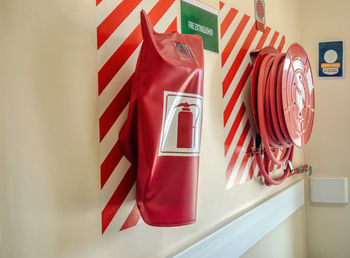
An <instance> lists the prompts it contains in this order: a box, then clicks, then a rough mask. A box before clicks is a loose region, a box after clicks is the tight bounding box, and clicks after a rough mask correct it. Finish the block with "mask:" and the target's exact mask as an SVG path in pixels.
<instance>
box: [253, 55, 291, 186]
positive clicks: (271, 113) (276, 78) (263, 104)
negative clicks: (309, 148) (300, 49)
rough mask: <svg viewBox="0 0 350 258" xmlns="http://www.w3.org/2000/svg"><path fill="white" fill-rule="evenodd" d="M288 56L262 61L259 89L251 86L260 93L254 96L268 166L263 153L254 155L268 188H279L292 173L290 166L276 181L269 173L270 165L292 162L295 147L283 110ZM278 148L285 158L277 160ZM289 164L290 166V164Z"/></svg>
mask: <svg viewBox="0 0 350 258" xmlns="http://www.w3.org/2000/svg"><path fill="white" fill-rule="evenodd" d="M284 57H285V54H283V53H280V54H278V53H276V52H274V51H273V52H271V53H269V54H267V55H265V57H264V58H263V60H262V62H261V64H256V65H259V67H256V68H255V69H258V73H257V78H256V79H257V80H252V82H253V81H254V82H256V83H257V85H256V86H252V89H253V88H254V89H255V90H256V91H257V92H256V93H255V94H253V93H252V96H253V95H254V96H255V97H256V100H252V102H255V101H256V102H255V103H256V107H254V105H253V109H254V108H256V109H257V112H256V114H255V116H256V117H255V120H256V123H257V127H258V130H259V133H260V136H261V140H262V143H263V145H264V147H265V150H264V153H265V154H266V155H267V156H268V159H267V162H268V164H264V159H263V157H262V155H263V153H262V152H261V151H255V152H254V155H255V158H256V161H257V164H258V166H259V169H260V172H261V173H262V176H263V177H264V179H265V184H266V185H278V184H280V183H282V182H283V181H284V180H285V179H286V178H287V177H288V174H289V172H290V171H291V166H287V168H286V169H285V171H284V174H283V175H282V176H281V177H280V178H277V179H273V178H272V177H270V175H269V172H268V171H267V170H268V167H269V163H270V162H272V163H274V164H276V165H284V164H285V163H286V162H287V161H292V159H293V152H294V145H293V142H292V140H291V139H290V136H289V134H288V130H287V127H286V124H285V121H284V114H283V107H282V86H281V84H282V70H283V62H284ZM276 149H281V150H282V153H283V154H282V158H281V159H277V158H276V157H275V156H274V151H276ZM289 164H290V163H289Z"/></svg>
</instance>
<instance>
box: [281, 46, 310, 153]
mask: <svg viewBox="0 0 350 258" xmlns="http://www.w3.org/2000/svg"><path fill="white" fill-rule="evenodd" d="M282 104H283V110H284V118H285V122H286V125H287V129H288V132H289V135H290V137H291V139H292V141H293V143H294V144H295V145H296V146H298V147H303V146H304V145H305V144H306V143H307V142H308V141H309V138H310V135H311V131H312V126H313V121H314V112H315V91H314V86H313V78H312V72H311V65H310V62H309V59H308V57H307V54H306V52H305V50H304V48H303V47H302V46H301V45H299V44H298V43H293V44H292V45H291V46H290V47H289V49H288V51H287V53H286V57H285V61H284V66H283V76H282Z"/></svg>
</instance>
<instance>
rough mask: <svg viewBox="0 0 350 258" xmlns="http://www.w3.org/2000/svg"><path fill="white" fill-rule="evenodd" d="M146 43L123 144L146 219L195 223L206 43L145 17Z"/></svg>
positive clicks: (169, 223) (161, 222)
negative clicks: (163, 30)
mask: <svg viewBox="0 0 350 258" xmlns="http://www.w3.org/2000/svg"><path fill="white" fill-rule="evenodd" d="M141 27H142V35H143V40H144V41H143V44H142V47H141V50H140V54H139V57H138V61H137V66H136V71H135V73H134V76H133V84H132V90H131V98H130V104H129V113H128V118H127V121H126V122H125V124H124V126H123V128H122V129H121V131H120V135H119V145H120V148H121V150H122V152H123V153H124V155H125V156H126V158H127V159H128V160H129V161H130V162H131V163H132V166H134V167H135V168H136V169H137V182H136V189H137V190H136V199H137V205H138V208H139V210H140V213H141V216H142V218H143V220H144V221H145V222H146V223H147V224H149V225H153V226H180V225H186V224H190V223H193V222H194V221H195V219H196V204H197V178H198V162H199V146H200V134H201V121H202V108H203V43H202V39H201V37H200V36H199V35H183V34H180V33H178V32H172V33H164V34H160V33H156V32H154V30H153V27H152V25H151V23H150V22H149V20H148V17H147V15H146V13H145V12H144V11H142V12H141Z"/></svg>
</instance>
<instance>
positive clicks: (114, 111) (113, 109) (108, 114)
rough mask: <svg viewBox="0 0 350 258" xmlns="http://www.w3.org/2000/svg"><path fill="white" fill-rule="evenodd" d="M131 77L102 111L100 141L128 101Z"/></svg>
mask: <svg viewBox="0 0 350 258" xmlns="http://www.w3.org/2000/svg"><path fill="white" fill-rule="evenodd" d="M132 78H133V76H131V77H130V78H129V80H128V81H127V82H126V83H125V84H124V86H123V87H122V89H121V90H120V91H119V92H118V94H117V95H116V96H115V97H114V99H113V100H112V102H111V104H109V106H108V107H107V109H106V110H105V112H103V114H102V115H101V117H100V119H99V123H100V142H101V141H102V140H103V138H104V137H105V136H106V134H107V133H108V131H109V129H111V127H112V125H113V124H114V122H115V121H116V120H117V118H118V117H119V115H120V113H121V112H122V111H123V110H124V108H125V107H126V105H127V104H128V103H129V99H130V93H131V87H132Z"/></svg>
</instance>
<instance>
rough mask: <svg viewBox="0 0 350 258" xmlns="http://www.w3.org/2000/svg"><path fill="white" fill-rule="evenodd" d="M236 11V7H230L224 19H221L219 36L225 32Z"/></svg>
mask: <svg viewBox="0 0 350 258" xmlns="http://www.w3.org/2000/svg"><path fill="white" fill-rule="evenodd" d="M237 13H238V11H237V10H236V9H233V8H231V9H230V11H229V12H228V13H227V15H226V17H225V19H224V20H223V21H222V23H221V25H220V27H221V38H222V37H223V36H224V35H225V32H226V31H227V28H228V27H229V26H230V24H231V23H232V21H233V19H234V18H235V17H236V15H237Z"/></svg>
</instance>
